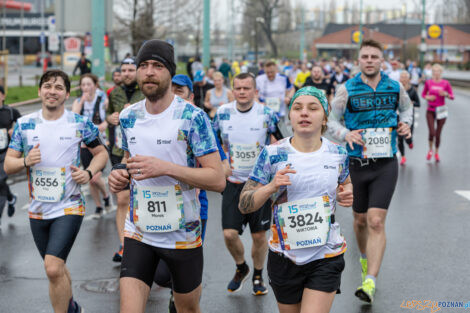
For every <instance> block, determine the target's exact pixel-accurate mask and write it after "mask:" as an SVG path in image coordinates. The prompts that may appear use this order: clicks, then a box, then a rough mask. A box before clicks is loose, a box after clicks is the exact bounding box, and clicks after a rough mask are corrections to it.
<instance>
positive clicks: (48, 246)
mask: <svg viewBox="0 0 470 313" xmlns="http://www.w3.org/2000/svg"><path fill="white" fill-rule="evenodd" d="M82 221H83V216H81V215H64V216H61V217H57V218H53V219H47V220H38V219H34V218H30V219H29V224H30V226H31V232H32V233H33V238H34V242H35V243H36V247H37V248H38V250H39V254H41V257H42V258H43V259H44V257H45V255H46V254H49V255H53V256H55V257H58V258H61V259H62V260H64V262H65V261H66V260H67V257H68V255H69V253H70V250H71V249H72V246H73V243H74V241H75V238H77V234H78V231H79V230H80V226H81V225H82Z"/></svg>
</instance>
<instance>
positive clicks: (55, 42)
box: [48, 32, 60, 51]
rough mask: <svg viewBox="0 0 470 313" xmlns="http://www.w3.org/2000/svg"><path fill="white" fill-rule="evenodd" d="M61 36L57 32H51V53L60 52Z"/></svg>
mask: <svg viewBox="0 0 470 313" xmlns="http://www.w3.org/2000/svg"><path fill="white" fill-rule="evenodd" d="M59 42H60V39H59V34H58V33H56V32H49V37H48V46H49V51H59Z"/></svg>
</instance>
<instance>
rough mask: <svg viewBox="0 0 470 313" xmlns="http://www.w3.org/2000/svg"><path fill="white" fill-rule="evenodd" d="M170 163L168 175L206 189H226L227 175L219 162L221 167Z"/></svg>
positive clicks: (218, 190) (220, 190)
mask: <svg viewBox="0 0 470 313" xmlns="http://www.w3.org/2000/svg"><path fill="white" fill-rule="evenodd" d="M220 163H221V162H220ZM169 164H170V165H169V168H168V174H167V175H168V176H170V177H172V178H174V179H176V180H178V181H181V182H183V183H186V184H188V185H190V186H193V187H195V188H199V189H204V190H210V191H217V192H222V191H223V190H224V189H225V175H224V171H223V169H222V164H219V166H220V168H219V169H215V168H210V167H205V168H204V167H203V168H192V167H187V166H181V165H178V164H174V163H169Z"/></svg>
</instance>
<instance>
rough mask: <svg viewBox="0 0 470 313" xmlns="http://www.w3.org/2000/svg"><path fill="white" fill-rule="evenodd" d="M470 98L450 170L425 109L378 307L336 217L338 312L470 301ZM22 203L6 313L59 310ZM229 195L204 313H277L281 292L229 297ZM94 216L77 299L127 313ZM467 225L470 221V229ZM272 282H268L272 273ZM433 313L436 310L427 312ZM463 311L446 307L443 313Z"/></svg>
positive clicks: (211, 241) (211, 254) (158, 308)
mask: <svg viewBox="0 0 470 313" xmlns="http://www.w3.org/2000/svg"><path fill="white" fill-rule="evenodd" d="M469 102H470V91H456V99H455V101H453V102H450V103H449V104H450V109H449V118H448V120H447V122H446V124H445V127H444V132H443V140H442V146H441V151H440V155H441V160H442V161H441V162H440V163H439V164H436V163H435V162H434V161H432V162H427V161H426V160H425V155H426V152H427V127H426V125H425V120H424V113H425V108H424V107H422V108H421V109H420V110H419V112H418V113H419V117H418V119H417V121H418V127H417V128H416V130H415V135H414V142H415V147H414V149H413V150H407V158H408V162H407V164H406V166H402V167H401V168H400V175H399V179H398V185H397V189H396V192H395V195H394V198H393V201H392V205H391V207H390V210H389V211H390V212H389V215H388V217H387V223H386V230H387V249H386V252H385V258H384V261H383V265H382V269H381V272H380V275H379V277H378V281H377V294H376V299H375V302H374V303H373V304H372V305H368V304H364V303H362V302H361V301H359V300H358V299H357V298H356V297H355V296H354V291H355V289H356V288H357V286H358V285H359V283H360V265H359V261H358V260H359V254H358V249H357V246H356V242H355V237H354V233H353V229H352V213H351V209H350V208H338V210H337V215H336V218H337V220H338V221H339V223H340V224H341V228H342V232H343V234H344V236H345V238H346V240H347V243H348V250H347V252H346V254H345V260H346V268H345V271H344V273H343V276H342V285H341V290H342V294H340V295H337V296H336V298H335V301H334V304H333V308H332V310H331V312H336V313H343V312H347V313H355V312H358V313H359V312H374V313H383V312H413V311H417V308H408V309H407V308H402V307H401V305H402V303H403V301H405V303H406V301H413V300H417V301H422V300H431V301H461V302H463V303H466V302H468V301H469V300H470V296H469V292H468V289H466V288H467V286H468V284H469V281H470V279H469V266H468V259H469V258H470V252H469V251H470V250H469V249H467V248H466V246H467V243H468V236H469V234H470V232H469V231H468V228H467V224H468V221H469V220H470V200H469V199H467V198H465V197H463V196H461V195H459V194H457V193H456V192H455V191H456V190H464V191H465V190H469V191H468V193H465V192H462V193H461V194H462V195H468V194H470V184H469V182H468V178H467V177H466V174H465V173H469V170H470V162H469V161H468V158H469V156H470V153H469V152H470V151H469V146H468V144H467V143H468V138H470V128H469V124H468V121H469V120H470V107H469V106H468V103H469ZM12 189H13V191H14V193H16V194H17V195H18V205H17V208H18V210H17V213H16V214H15V215H14V216H13V217H12V218H8V217H6V216H4V217H3V218H2V224H1V227H0V313H13V312H15V313H16V312H31V311H34V312H51V311H52V309H51V306H50V303H49V297H48V287H47V278H46V275H45V272H44V269H43V265H42V261H41V258H40V256H39V253H38V252H37V250H36V247H35V245H34V243H33V239H32V235H31V232H30V229H29V222H28V218H27V210H26V204H27V202H28V199H27V192H26V191H27V186H26V183H25V182H19V183H16V184H14V185H13V186H12ZM220 205H221V197H220V195H219V194H215V193H209V223H208V229H207V234H206V242H205V246H204V254H205V264H204V278H203V294H202V300H201V308H202V311H203V312H233V313H238V312H240V313H268V312H269V313H270V312H277V306H276V302H275V299H274V295H273V292H272V290H271V289H270V292H269V294H268V295H266V296H262V297H254V296H252V295H251V286H250V284H246V285H245V286H244V288H243V289H242V290H241V291H240V292H239V293H237V294H229V293H228V292H227V291H226V285H227V283H228V281H229V280H230V279H231V278H232V275H233V273H234V270H235V266H234V262H233V260H232V258H231V257H230V255H229V253H228V251H227V250H226V248H225V245H224V242H223V237H222V228H221V210H220ZM93 211H94V206H93V204H92V201H91V200H90V201H88V204H87V215H86V220H85V221H84V222H83V224H82V228H81V230H80V233H79V235H78V238H77V240H76V242H75V245H74V248H73V249H72V252H71V254H70V256H69V259H68V267H69V269H70V271H71V274H72V280H73V293H74V297H75V298H76V299H77V301H78V302H79V303H80V304H82V305H83V307H84V308H85V309H86V312H87V313H91V312H105V313H107V312H110V313H112V312H118V310H119V291H118V280H117V277H118V275H119V266H116V265H115V264H114V263H113V262H112V261H111V258H112V256H113V254H114V252H115V251H116V249H117V247H118V238H117V235H116V231H115V224H114V213H113V212H111V213H109V214H107V215H105V216H104V217H103V218H101V219H100V220H92V219H89V216H90V214H91V213H93ZM466 221H467V222H466ZM243 242H244V244H245V247H246V249H245V251H246V252H245V255H246V257H247V263H248V264H249V265H250V267H251V266H252V261H251V260H250V253H249V251H250V248H251V243H250V236H249V234H247V233H245V234H244V235H243ZM264 277H265V280H266V281H267V274H266V272H264ZM168 297H169V291H168V290H167V289H162V288H158V287H154V288H153V289H152V292H151V296H150V300H149V302H148V305H147V310H146V312H167V304H168ZM423 309H424V312H432V311H431V309H429V308H423ZM463 310H464V309H455V308H445V307H444V306H442V305H441V310H440V311H439V312H458V311H463Z"/></svg>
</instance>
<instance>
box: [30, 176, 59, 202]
mask: <svg viewBox="0 0 470 313" xmlns="http://www.w3.org/2000/svg"><path fill="white" fill-rule="evenodd" d="M29 177H30V187H31V198H32V199H33V200H36V201H41V202H59V201H61V200H62V199H63V198H64V194H65V167H31V169H30V176H29Z"/></svg>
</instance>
